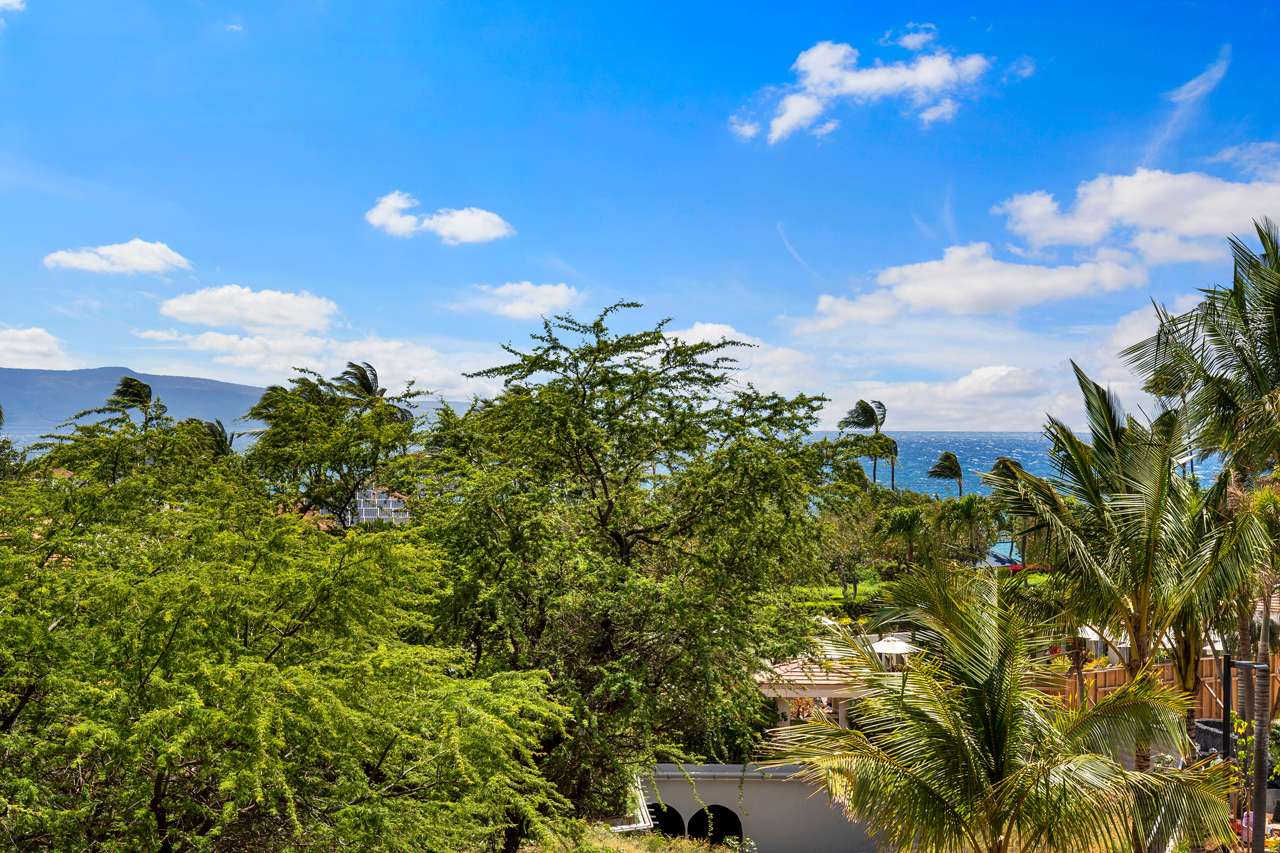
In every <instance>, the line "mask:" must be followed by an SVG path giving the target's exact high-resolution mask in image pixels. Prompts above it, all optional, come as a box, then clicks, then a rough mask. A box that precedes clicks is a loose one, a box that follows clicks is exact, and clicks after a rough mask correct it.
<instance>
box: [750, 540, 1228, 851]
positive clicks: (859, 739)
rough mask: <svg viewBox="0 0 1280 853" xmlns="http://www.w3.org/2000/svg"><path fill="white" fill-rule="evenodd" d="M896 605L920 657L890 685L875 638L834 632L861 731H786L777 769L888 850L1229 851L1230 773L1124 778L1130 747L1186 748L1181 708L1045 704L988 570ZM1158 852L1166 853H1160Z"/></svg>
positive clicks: (1014, 618) (1007, 602) (1021, 636)
mask: <svg viewBox="0 0 1280 853" xmlns="http://www.w3.org/2000/svg"><path fill="white" fill-rule="evenodd" d="M892 598H893V600H894V602H895V603H896V604H897V605H898V606H899V607H901V608H902V613H903V615H905V616H906V617H907V618H909V619H910V621H911V622H912V624H913V625H914V626H915V629H916V631H915V634H914V636H915V638H916V640H915V642H916V644H917V645H919V646H921V647H922V651H921V652H920V653H918V654H916V655H913V656H912V659H911V662H910V664H909V665H908V666H907V667H906V669H905V670H904V671H902V672H889V671H886V670H885V669H884V667H883V665H882V664H881V663H880V659H879V656H878V655H876V654H875V652H874V651H873V650H872V648H871V638H870V637H868V636H866V635H862V634H855V633H851V632H848V631H842V630H841V631H837V632H836V633H835V634H834V636H832V637H830V638H829V639H827V640H825V641H824V642H823V643H822V650H823V651H824V653H825V656H826V658H827V659H828V661H829V662H830V663H831V664H832V665H833V666H834V668H835V670H836V671H837V672H840V673H841V674H842V675H843V676H844V677H845V678H847V679H848V681H849V683H850V684H852V685H854V686H856V687H857V688H859V694H860V698H858V699H856V700H854V701H853V703H852V706H851V708H850V709H849V723H850V727H849V728H840V727H839V726H838V725H836V724H835V722H834V721H832V720H830V719H819V720H816V721H812V722H806V723H802V724H800V725H797V726H791V727H789V728H785V729H781V730H780V731H779V732H778V733H777V737H776V740H775V741H774V745H773V749H772V751H771V754H772V758H773V760H774V761H775V762H776V763H778V764H784V763H785V764H800V765H802V766H803V767H805V768H806V771H807V778H808V779H809V780H810V781H812V782H815V783H818V784H821V785H822V786H823V787H824V788H825V789H826V791H827V793H828V794H829V795H830V797H831V798H832V800H834V801H835V802H837V803H839V804H840V805H841V806H842V807H844V809H845V810H846V812H847V813H848V814H849V815H850V816H851V817H852V818H855V819H857V820H859V821H862V822H864V823H865V824H866V825H868V826H869V827H870V828H871V829H872V830H873V831H874V832H875V833H877V837H878V839H879V841H880V844H881V845H883V846H885V847H886V848H887V849H889V850H895V851H917V853H934V851H936V852H937V853H952V851H961V850H963V851H982V853H1010V851H1019V850H1044V851H1054V852H1055V853H1056V852H1057V851H1061V853H1075V851H1079V850H1097V851H1121V850H1133V849H1135V848H1136V849H1142V850H1145V849H1146V848H1147V846H1148V844H1155V845H1157V847H1159V848H1163V846H1165V845H1167V844H1168V843H1169V841H1170V840H1171V839H1173V838H1176V837H1179V836H1181V837H1187V838H1197V839H1204V838H1215V839H1217V840H1219V841H1220V842H1222V843H1224V844H1226V843H1229V842H1230V839H1231V837H1232V835H1231V829H1230V826H1229V824H1228V818H1229V815H1228V812H1227V808H1226V801H1225V796H1226V793H1227V789H1228V785H1229V782H1228V775H1227V773H1226V767H1225V766H1224V765H1219V766H1218V767H1214V768H1204V767H1199V768H1195V769H1193V770H1190V771H1169V770H1164V771H1157V772H1154V773H1149V774H1143V773H1132V772H1126V771H1125V770H1124V769H1123V768H1122V767H1121V765H1120V762H1119V760H1118V754H1119V745H1120V744H1122V743H1126V742H1133V741H1134V740H1135V739H1139V740H1151V739H1154V738H1156V737H1165V738H1171V739H1174V740H1176V739H1178V738H1179V737H1180V736H1181V731H1180V729H1181V719H1180V718H1181V715H1182V711H1183V707H1184V700H1183V699H1182V698H1181V697H1180V696H1179V695H1178V694H1177V693H1176V692H1174V691H1172V690H1167V689H1163V688H1160V687H1159V686H1157V685H1156V684H1154V683H1153V682H1150V681H1138V682H1131V683H1129V684H1128V685H1126V686H1125V687H1124V688H1122V689H1121V690H1119V691H1117V692H1116V693H1114V694H1112V695H1110V696H1108V697H1106V698H1105V699H1103V700H1101V701H1100V702H1099V703H1098V704H1097V705H1095V706H1093V707H1092V708H1080V709H1077V710H1075V711H1069V710H1067V709H1066V708H1065V706H1063V705H1062V704H1061V702H1060V701H1059V700H1058V699H1056V698H1054V697H1051V696H1049V695H1046V694H1045V693H1044V692H1043V691H1042V690H1041V682H1042V681H1043V680H1044V679H1046V678H1047V677H1049V672H1048V670H1047V668H1046V667H1047V661H1046V659H1045V658H1043V657H1041V658H1038V659H1033V658H1032V656H1031V653H1032V650H1033V649H1035V648H1036V647H1037V646H1038V645H1039V642H1040V637H1039V636H1038V632H1037V626H1035V625H1031V624H1028V623H1027V622H1025V621H1024V620H1023V618H1022V617H1021V616H1020V615H1019V612H1018V608H1017V607H1016V606H1015V605H1014V601H1013V595H1012V594H1011V590H1009V589H1008V588H1004V587H1002V586H1001V585H1000V584H999V583H998V582H997V580H996V578H995V576H994V572H993V571H990V570H968V569H964V568H961V567H958V566H949V565H944V564H942V563H939V564H938V565H937V566H936V567H934V568H917V569H915V570H913V571H912V572H911V573H910V574H908V575H906V576H905V577H904V578H902V579H901V580H900V581H899V582H898V583H897V584H896V585H895V588H894V589H893V592H892ZM1153 849H1155V848H1153Z"/></svg>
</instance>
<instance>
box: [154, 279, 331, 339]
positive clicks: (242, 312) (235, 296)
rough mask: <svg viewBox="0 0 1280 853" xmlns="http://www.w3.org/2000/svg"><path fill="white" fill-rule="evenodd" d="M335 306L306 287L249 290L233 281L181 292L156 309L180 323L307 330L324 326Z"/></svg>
mask: <svg viewBox="0 0 1280 853" xmlns="http://www.w3.org/2000/svg"><path fill="white" fill-rule="evenodd" d="M337 310H338V306H337V305H336V304H334V303H333V302H332V301H330V300H328V299H325V298H324V297H323V296H315V295H313V294H311V293H308V292H307V291H305V290H304V291H301V292H299V293H287V292H283V291H279V290H257V291H255V290H251V289H249V288H247V287H240V286H239V285H236V284H228V285H226V286H224V287H206V288H204V289H203V290H197V291H195V292H194V293H184V294H181V295H179V296H175V297H173V298H172V299H168V300H166V301H165V302H163V303H161V305H160V313H161V314H163V315H164V316H166V317H172V318H173V319H175V320H181V321H182V322H184V323H193V324H196V325H202V326H223V327H230V328H237V329H248V330H249V331H254V332H262V331H268V332H271V331H292V332H308V331H318V330H321V329H325V328H327V327H328V325H329V321H330V319H331V318H332V316H333V315H334V314H335V313H336V312H337Z"/></svg>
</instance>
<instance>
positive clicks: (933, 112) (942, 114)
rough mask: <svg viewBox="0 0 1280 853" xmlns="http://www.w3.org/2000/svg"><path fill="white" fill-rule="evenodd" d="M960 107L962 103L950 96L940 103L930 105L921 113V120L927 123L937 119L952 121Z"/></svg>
mask: <svg viewBox="0 0 1280 853" xmlns="http://www.w3.org/2000/svg"><path fill="white" fill-rule="evenodd" d="M959 109H960V105H959V104H957V103H956V102H955V101H953V100H951V99H950V98H943V99H942V100H941V101H939V102H938V103H936V104H934V105H933V106H931V107H929V108H928V109H926V110H924V111H923V112H921V113H920V120H921V121H922V122H924V123H925V124H933V123H934V122H935V121H951V120H952V119H953V118H955V117H956V112H957V111H958V110H959Z"/></svg>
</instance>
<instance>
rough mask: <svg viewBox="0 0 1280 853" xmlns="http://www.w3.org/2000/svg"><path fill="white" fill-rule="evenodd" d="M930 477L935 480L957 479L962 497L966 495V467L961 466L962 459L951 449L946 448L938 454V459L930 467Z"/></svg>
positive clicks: (957, 485)
mask: <svg viewBox="0 0 1280 853" xmlns="http://www.w3.org/2000/svg"><path fill="white" fill-rule="evenodd" d="M929 477H930V478H931V479H934V480H955V481H956V487H957V488H958V489H959V490H960V497H964V469H963V468H961V467H960V460H959V459H958V458H957V457H956V455H955V454H954V453H952V452H951V451H950V450H944V451H942V453H941V455H939V456H938V461H937V462H935V463H933V467H932V468H930V469H929Z"/></svg>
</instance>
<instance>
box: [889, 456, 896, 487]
mask: <svg viewBox="0 0 1280 853" xmlns="http://www.w3.org/2000/svg"><path fill="white" fill-rule="evenodd" d="M897 461H898V460H897V459H895V458H894V457H892V456H890V457H889V490H890V491H893V492H896V491H898V478H897V473H898V466H897V465H896V464H895V463H896V462H897Z"/></svg>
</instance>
